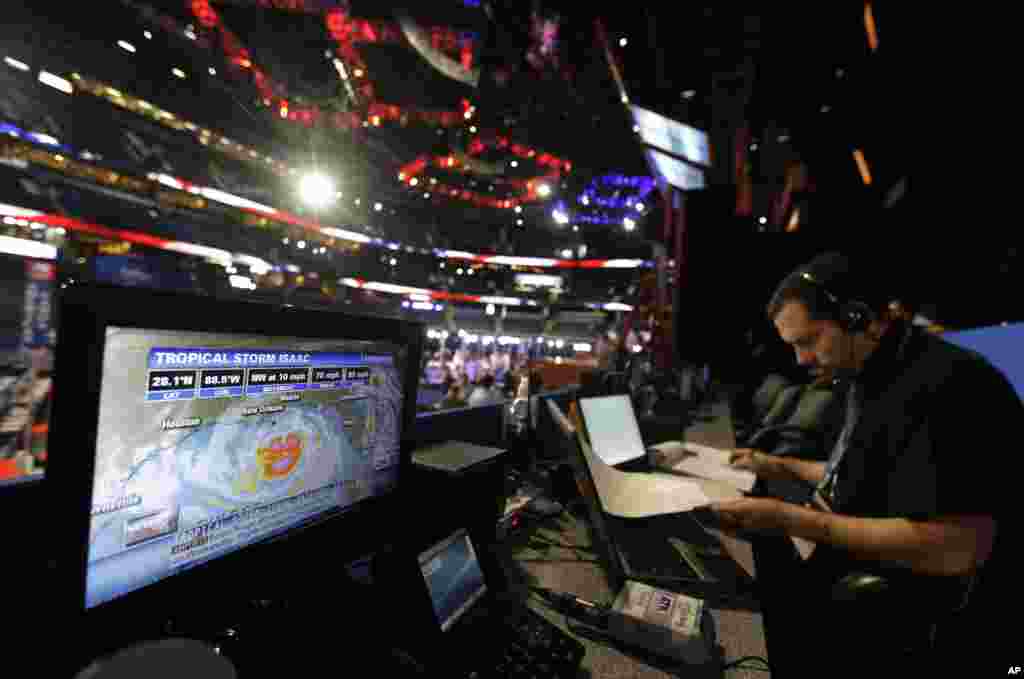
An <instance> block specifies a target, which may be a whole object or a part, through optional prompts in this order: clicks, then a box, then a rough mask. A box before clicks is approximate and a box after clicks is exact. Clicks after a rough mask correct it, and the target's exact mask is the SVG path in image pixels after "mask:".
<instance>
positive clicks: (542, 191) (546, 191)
mask: <svg viewBox="0 0 1024 679" xmlns="http://www.w3.org/2000/svg"><path fill="white" fill-rule="evenodd" d="M537 195H538V196H540V197H541V198H547V197H548V196H550V195H551V187H550V186H548V185H547V184H541V185H540V186H538V187H537Z"/></svg>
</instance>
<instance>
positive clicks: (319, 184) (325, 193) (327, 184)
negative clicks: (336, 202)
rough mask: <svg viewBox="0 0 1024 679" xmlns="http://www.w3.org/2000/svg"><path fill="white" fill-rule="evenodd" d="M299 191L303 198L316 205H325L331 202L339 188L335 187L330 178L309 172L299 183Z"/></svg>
mask: <svg viewBox="0 0 1024 679" xmlns="http://www.w3.org/2000/svg"><path fill="white" fill-rule="evenodd" d="M299 193H300V195H301V196H302V200H303V201H305V202H306V203H308V204H309V205H312V206H314V207H325V206H326V205H327V204H328V203H330V202H331V201H332V200H333V199H334V196H335V195H336V194H337V190H336V189H335V188H334V184H333V182H331V180H330V178H329V177H327V176H325V175H322V174H319V173H312V174H307V175H306V176H305V177H303V178H302V182H301V183H300V184H299Z"/></svg>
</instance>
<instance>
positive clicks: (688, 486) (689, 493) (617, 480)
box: [582, 445, 717, 519]
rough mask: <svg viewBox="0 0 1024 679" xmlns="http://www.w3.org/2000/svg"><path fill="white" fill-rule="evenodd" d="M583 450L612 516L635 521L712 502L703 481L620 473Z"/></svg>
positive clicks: (607, 509)
mask: <svg viewBox="0 0 1024 679" xmlns="http://www.w3.org/2000/svg"><path fill="white" fill-rule="evenodd" d="M582 448H583V456H584V457H585V458H586V464H587V466H588V467H589V468H590V475H591V476H592V477H593V479H594V485H595V486H596V487H597V494H598V497H599V499H600V500H601V507H602V508H603V509H604V511H606V512H608V513H609V514H613V515H615V516H621V517H623V518H626V519H634V518H640V517H644V516H654V515H656V514H675V513H678V512H688V511H690V510H692V509H694V508H696V507H700V506H702V505H706V504H708V503H709V502H711V498H709V497H708V495H707V494H706V493H705V492H704V488H703V486H702V483H701V481H700V480H699V479H687V478H683V477H681V476H671V475H669V474H637V473H633V472H620V471H619V470H618V469H614V468H613V467H609V466H608V465H606V464H605V463H604V462H602V461H601V459H600V458H599V457H598V456H597V455H595V454H594V453H593V452H591V450H590V446H589V445H584V446H582ZM716 495H717V493H716ZM716 499H717V498H716Z"/></svg>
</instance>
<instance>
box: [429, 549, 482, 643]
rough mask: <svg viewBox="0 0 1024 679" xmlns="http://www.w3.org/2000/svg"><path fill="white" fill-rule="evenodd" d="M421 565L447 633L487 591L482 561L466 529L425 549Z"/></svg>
mask: <svg viewBox="0 0 1024 679" xmlns="http://www.w3.org/2000/svg"><path fill="white" fill-rule="evenodd" d="M419 564H420V573H421V574H422V575H423V581H424V582H425V583H426V586H427V592H428V593H429V594H430V602H431V604H432V605H433V607H434V615H435V616H436V617H437V622H438V624H439V625H440V627H441V631H443V632H447V631H448V629H449V628H450V627H451V626H452V625H454V624H455V622H456V621H457V620H458V619H459V618H460V617H462V615H463V614H464V613H465V612H466V611H468V610H469V609H470V608H471V607H472V606H473V604H474V603H475V602H476V601H478V600H479V599H480V597H482V596H483V595H484V594H486V593H487V585H486V583H485V582H484V573H483V571H482V570H481V569H480V560H479V559H478V558H477V556H476V550H475V549H474V548H473V543H472V542H471V541H470V539H469V533H467V532H466V531H465V529H460V530H458V531H456V532H455V533H453V534H452V535H450V536H448V537H447V538H446V539H444V540H442V541H441V542H439V543H437V544H436V545H434V546H433V547H431V548H430V549H427V550H425V551H424V552H422V553H421V554H420V555H419Z"/></svg>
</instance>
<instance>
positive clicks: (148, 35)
mask: <svg viewBox="0 0 1024 679" xmlns="http://www.w3.org/2000/svg"><path fill="white" fill-rule="evenodd" d="M142 35H144V36H145V37H146V40H152V39H153V32H152V31H143V32H142Z"/></svg>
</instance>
